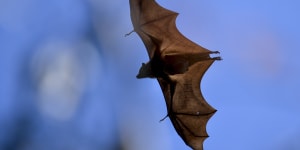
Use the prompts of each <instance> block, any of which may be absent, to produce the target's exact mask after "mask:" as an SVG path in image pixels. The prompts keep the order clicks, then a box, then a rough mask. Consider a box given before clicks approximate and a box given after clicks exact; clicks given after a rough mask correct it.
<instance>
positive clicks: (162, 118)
mask: <svg viewBox="0 0 300 150" xmlns="http://www.w3.org/2000/svg"><path fill="white" fill-rule="evenodd" d="M168 117H169V114H167V115H166V116H165V117H164V118H162V119H160V120H159V122H162V121H164V120H165V119H166V118H168Z"/></svg>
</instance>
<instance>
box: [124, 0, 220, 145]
mask: <svg viewBox="0 0 300 150" xmlns="http://www.w3.org/2000/svg"><path fill="white" fill-rule="evenodd" d="M129 4H130V16H131V21H132V24H133V27H134V30H133V31H134V32H136V33H137V34H138V35H139V37H140V38H141V40H142V41H143V43H144V45H145V47H146V49H147V52H148V56H149V59H150V60H149V62H147V63H142V66H141V68H140V70H139V73H138V75H137V78H138V79H140V78H157V80H158V82H159V84H160V87H161V89H162V92H163V95H164V98H165V101H166V106H167V116H166V117H165V118H167V117H169V119H170V120H171V122H172V124H173V126H174V128H175V130H176V132H177V133H178V135H179V136H180V137H181V138H182V139H183V141H184V142H185V144H186V145H188V146H190V147H191V148H192V149H194V150H203V142H204V140H205V139H206V138H207V137H208V134H207V132H206V124H207V122H208V120H209V119H210V118H211V116H213V114H214V113H215V112H216V109H214V108H213V107H212V106H210V105H209V104H208V103H207V102H206V101H205V99H204V98H203V96H202V94H201V90H200V82H201V79H202V77H203V75H204V73H205V72H206V71H207V69H208V68H209V67H210V66H211V65H212V63H213V62H214V61H215V60H221V57H211V56H210V54H218V53H219V52H218V51H210V50H208V49H206V48H204V47H201V46H200V45H198V44H196V43H194V42H192V41H190V40H189V39H187V38H186V37H185V36H183V35H182V34H181V33H180V32H179V31H178V29H177V27H176V18H177V16H178V13H176V12H174V11H171V10H168V9H165V8H163V7H161V6H160V5H159V4H157V2H156V1H155V0H129ZM129 34H130V33H129ZM165 118H163V119H162V120H164V119H165Z"/></svg>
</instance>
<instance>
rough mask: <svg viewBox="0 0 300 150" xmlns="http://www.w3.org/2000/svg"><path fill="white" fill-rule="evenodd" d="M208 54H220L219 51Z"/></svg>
mask: <svg viewBox="0 0 300 150" xmlns="http://www.w3.org/2000/svg"><path fill="white" fill-rule="evenodd" d="M210 53H211V54H220V52H219V51H211V52H210Z"/></svg>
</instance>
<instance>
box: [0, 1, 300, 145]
mask: <svg viewBox="0 0 300 150" xmlns="http://www.w3.org/2000/svg"><path fill="white" fill-rule="evenodd" d="M158 2H159V3H160V4H161V5H163V6H164V7H166V8H168V9H171V10H174V11H176V12H179V13H180V15H179V17H178V19H177V26H178V28H179V30H180V31H181V32H182V33H183V34H184V35H185V36H186V37H188V38H190V39H191V40H192V41H194V42H196V43H198V44H200V45H202V46H204V47H206V48H208V49H210V50H218V51H220V52H221V54H220V55H221V57H222V58H223V59H224V60H223V61H218V62H215V63H214V64H213V65H212V66H211V67H210V69H209V70H208V71H207V73H206V74H205V76H204V78H203V80H202V84H201V87H202V93H203V95H204V97H205V98H206V100H207V101H208V102H209V103H210V104H211V105H212V106H213V107H215V108H216V109H217V110H218V112H217V113H216V114H215V115H214V116H213V117H212V118H211V119H210V121H209V123H208V126H207V129H208V133H209V135H210V137H209V138H208V139H207V140H206V141H205V144H204V147H205V149H206V150H217V149H225V150H253V149H256V150H300V144H299V138H300V118H299V116H298V115H299V114H300V109H299V108H300V92H298V91H299V89H300V80H299V76H300V63H299V61H298V57H299V54H300V52H299V49H300V42H299V39H300V29H299V26H300V20H299V14H300V10H299V5H300V3H299V2H298V1H295V0H286V1H280V0H273V1H270V0H251V1H250V0H244V1H237V0H227V1H226V2H225V1H221V2H220V1H215V0H210V1H203V0H202V1H196V0H190V1H181V0H176V1H171V0H169V1H168V0H159V1H158ZM132 29H133V27H132V25H131V21H130V16H129V2H128V1H127V0H124V1H121V0H114V1H104V0H102V1H101V0H100V1H97V0H51V1H46V0H27V1H19V0H9V1H8V0H7V1H5V0H2V1H0V52H1V55H0V69H1V73H0V85H1V86H0V149H1V150H2V149H3V150H28V149H30V150H48V149H49V150H50V149H51V150H52V149H57V150H65V149H72V150H85V149H90V150H94V149H95V150H96V149H97V150H99V149H101V150H102V149H103V150H119V149H121V148H123V149H125V150H127V149H128V150H141V149H143V150H153V149H155V150H173V149H180V150H188V149H189V148H188V147H187V146H186V145H185V144H184V143H183V141H182V140H181V139H180V138H179V136H178V135H177V134H176V132H175V130H174V129H173V127H172V125H171V123H170V121H169V120H168V119H166V120H165V121H163V122H161V123H159V120H160V119H161V118H163V117H164V116H165V115H166V107H165V102H164V99H163V96H162V93H161V90H160V88H159V85H158V83H157V81H156V80H151V79H143V80H137V79H135V75H136V74H137V71H138V69H139V67H140V65H141V63H142V62H146V61H148V56H147V54H146V50H145V47H144V45H143V43H142V41H141V40H140V39H139V37H138V36H137V35H136V34H135V33H133V34H131V35H130V36H128V37H126V38H125V37H124V35H125V34H126V33H128V32H130V31H131V30H132Z"/></svg>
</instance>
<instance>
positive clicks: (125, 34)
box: [125, 30, 134, 37]
mask: <svg viewBox="0 0 300 150" xmlns="http://www.w3.org/2000/svg"><path fill="white" fill-rule="evenodd" d="M132 32H134V30H132V31H130V32H129V33H127V34H125V37H126V36H129V35H130V34H131V33H132Z"/></svg>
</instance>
